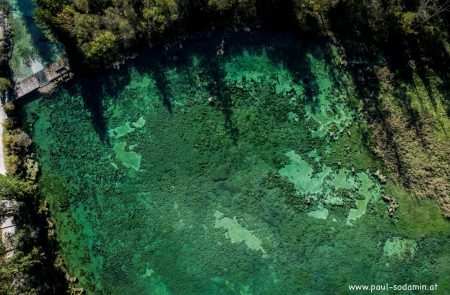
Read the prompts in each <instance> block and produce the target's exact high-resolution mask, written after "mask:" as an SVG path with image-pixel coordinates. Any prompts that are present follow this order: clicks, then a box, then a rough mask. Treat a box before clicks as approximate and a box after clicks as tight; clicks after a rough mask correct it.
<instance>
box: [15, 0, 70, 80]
mask: <svg viewBox="0 0 450 295" xmlns="http://www.w3.org/2000/svg"><path fill="white" fill-rule="evenodd" d="M6 2H7V3H8V4H9V6H10V7H11V14H10V16H11V17H10V20H9V22H10V24H11V28H12V31H13V32H14V35H13V42H14V46H13V52H12V57H11V60H10V67H11V70H12V76H13V77H12V78H13V79H14V80H15V81H20V80H23V79H25V78H27V77H28V76H30V75H32V74H33V73H36V72H38V71H39V70H41V69H43V67H44V66H46V65H48V64H50V63H51V62H53V61H55V60H57V59H59V58H60V57H61V56H62V55H63V53H64V49H63V46H62V45H61V44H59V43H57V42H54V41H51V40H49V39H48V38H47V37H46V36H45V34H44V32H43V30H42V29H41V28H40V27H39V26H38V25H37V24H36V21H35V19H34V18H33V13H34V9H35V4H34V3H33V0H7V1H6Z"/></svg>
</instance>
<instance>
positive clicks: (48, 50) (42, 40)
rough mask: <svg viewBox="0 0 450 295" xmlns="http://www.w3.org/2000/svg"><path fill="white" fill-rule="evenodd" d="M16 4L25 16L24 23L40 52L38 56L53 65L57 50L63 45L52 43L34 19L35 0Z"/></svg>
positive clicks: (34, 45)
mask: <svg viewBox="0 0 450 295" xmlns="http://www.w3.org/2000/svg"><path fill="white" fill-rule="evenodd" d="M16 3H17V9H18V10H19V11H20V13H21V14H22V15H23V22H24V24H25V26H26V30H27V31H28V33H29V34H30V36H31V39H32V42H33V47H34V48H35V49H36V50H37V51H38V55H39V56H40V57H41V58H42V61H43V62H44V63H51V62H52V61H53V60H54V58H55V57H54V54H55V48H57V47H58V46H61V45H58V44H56V43H53V42H52V41H50V40H49V39H48V38H47V37H46V36H45V34H44V32H43V30H42V29H41V28H40V27H39V26H38V25H37V23H36V21H35V19H34V17H33V13H34V8H35V4H34V3H33V0H16Z"/></svg>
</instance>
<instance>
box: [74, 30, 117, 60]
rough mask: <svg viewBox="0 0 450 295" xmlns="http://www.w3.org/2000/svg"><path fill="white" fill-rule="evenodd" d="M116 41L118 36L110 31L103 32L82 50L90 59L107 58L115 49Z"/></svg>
mask: <svg viewBox="0 0 450 295" xmlns="http://www.w3.org/2000/svg"><path fill="white" fill-rule="evenodd" d="M116 41H117V38H116V36H115V35H114V34H113V33H111V32H110V31H105V32H101V33H100V34H99V35H98V36H97V37H95V38H94V40H93V41H91V42H89V43H86V44H84V45H83V46H82V47H81V50H83V52H84V54H85V55H86V57H87V58H90V59H99V58H106V57H107V54H108V53H112V51H113V50H114V47H115V44H116Z"/></svg>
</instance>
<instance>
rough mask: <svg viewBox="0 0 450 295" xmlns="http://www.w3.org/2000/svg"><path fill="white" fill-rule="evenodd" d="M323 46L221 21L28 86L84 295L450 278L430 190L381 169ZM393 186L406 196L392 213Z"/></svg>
mask: <svg viewBox="0 0 450 295" xmlns="http://www.w3.org/2000/svg"><path fill="white" fill-rule="evenodd" d="M222 40H224V42H225V53H224V55H220V54H219V55H218V52H217V47H218V46H219V44H221V43H222ZM330 46H331V45H329V44H327V43H324V42H319V41H318V42H315V43H310V42H306V41H304V42H299V41H297V40H296V39H295V38H294V37H293V36H291V35H289V34H281V33H267V32H266V33H264V32H260V33H251V34H238V33H237V34H221V33H217V34H215V35H213V36H211V37H208V38H205V39H202V40H192V41H189V42H185V44H183V48H179V47H178V46H177V48H176V49H175V48H172V49H168V50H153V51H151V52H148V53H145V54H142V55H141V56H139V57H138V58H137V59H136V60H134V61H132V62H130V64H129V65H127V66H125V67H124V68H122V69H121V70H119V71H109V72H107V73H104V74H102V75H98V76H96V77H79V78H77V79H75V80H73V81H72V82H71V83H70V84H67V85H65V86H64V87H62V88H60V89H59V90H57V91H56V92H54V93H53V94H51V95H47V96H40V97H34V98H33V99H30V100H29V102H28V103H27V104H25V105H24V106H23V111H24V113H25V116H26V120H25V123H24V124H25V127H27V128H29V130H30V131H31V133H32V137H33V140H34V142H35V144H36V146H37V148H38V154H39V159H40V163H41V165H42V177H41V183H40V185H41V188H42V191H43V193H44V194H45V196H46V198H47V200H48V202H49V204H50V210H51V213H52V215H53V217H54V219H55V222H56V228H57V234H58V240H59V243H60V247H61V251H62V254H63V256H64V259H65V261H66V263H67V266H68V269H69V271H70V272H71V273H72V274H73V275H76V276H77V277H78V278H79V285H80V286H81V287H83V288H85V289H86V290H87V291H88V293H90V294H94V293H107V294H331V293H334V294H347V293H350V292H349V291H348V285H349V284H385V283H386V282H389V283H391V284H405V283H422V284H434V283H437V284H439V285H440V286H443V287H442V288H445V286H448V285H449V273H450V269H449V265H450V264H449V263H448V261H449V259H450V253H449V250H448V249H449V248H450V243H449V237H450V224H449V222H447V221H445V220H443V218H442V216H441V215H440V214H437V213H436V212H438V211H436V210H439V209H438V207H437V205H436V204H435V203H433V202H424V203H422V204H419V203H417V201H414V200H412V199H411V197H410V196H409V195H408V194H407V193H406V192H405V190H404V189H403V188H402V187H399V186H396V185H394V184H392V183H391V182H389V183H388V185H382V184H380V183H379V181H378V179H377V177H376V176H375V171H376V170H378V169H382V168H383V167H382V166H381V164H380V163H378V161H377V160H376V159H373V158H372V157H371V156H370V155H371V153H370V152H368V150H367V142H365V141H364V140H365V139H364V136H362V134H363V133H362V131H363V130H364V128H365V127H364V126H365V122H364V121H363V119H362V118H361V116H360V115H359V104H358V99H357V97H356V96H355V94H354V93H353V91H352V88H351V81H350V79H349V78H348V76H347V74H346V72H345V71H344V70H343V69H341V68H339V67H338V66H337V65H336V64H337V63H336V61H335V57H334V56H333V55H332V52H333V50H331V49H330ZM349 131H351V132H349ZM349 155H351V156H350V161H349V160H348V159H349ZM384 193H389V194H391V193H395V196H397V195H398V196H399V197H398V199H399V203H400V209H399V212H398V213H397V215H396V217H395V218H390V217H389V216H388V212H387V210H386V205H387V204H386V203H385V202H384V201H383V200H382V198H381V196H382V194H384ZM418 204H419V205H421V207H420V209H417V208H418ZM410 212H411V213H414V214H415V216H418V218H416V219H415V220H414V219H411V218H409V217H408V216H409V215H408V214H409V213H410ZM424 212H425V213H424ZM429 216H432V218H429ZM330 290H333V291H332V292H331V293H330ZM438 294H439V293H438ZM441 294H445V293H441Z"/></svg>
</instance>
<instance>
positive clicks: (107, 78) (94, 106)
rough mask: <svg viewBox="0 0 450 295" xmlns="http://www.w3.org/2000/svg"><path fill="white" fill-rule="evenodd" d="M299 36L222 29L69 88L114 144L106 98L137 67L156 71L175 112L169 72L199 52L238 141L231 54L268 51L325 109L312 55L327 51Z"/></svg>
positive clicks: (102, 134)
mask: <svg viewBox="0 0 450 295" xmlns="http://www.w3.org/2000/svg"><path fill="white" fill-rule="evenodd" d="M205 39H206V40H205ZM298 39H299V38H293V35H292V33H281V32H268V31H267V32H265V31H260V32H256V33H219V32H217V33H215V34H213V35H212V36H210V37H208V38H193V39H192V40H189V41H186V42H185V44H183V45H184V47H183V49H180V48H176V49H174V48H172V49H170V50H166V51H164V49H162V48H155V49H151V50H145V51H144V52H142V53H141V54H140V56H139V57H138V58H137V59H136V60H134V61H131V62H129V63H128V64H127V65H126V66H124V67H123V68H122V69H121V70H119V71H116V70H108V71H106V72H105V73H102V74H97V75H94V74H87V73H84V74H83V75H81V77H79V78H77V79H76V80H74V81H73V82H72V86H70V87H68V91H69V92H70V94H71V95H73V96H75V95H77V94H78V95H81V96H82V98H83V100H84V104H85V106H86V108H87V109H88V110H89V111H90V113H91V117H92V123H93V125H94V128H95V130H96V132H97V134H98V136H99V138H100V139H101V140H102V141H104V142H106V143H107V144H108V143H109V141H108V136H107V131H108V122H107V119H106V118H105V114H104V111H105V110H104V98H105V97H115V96H116V95H117V93H118V91H119V90H120V89H123V88H124V87H125V86H126V85H127V84H129V83H130V80H131V76H130V69H131V68H133V69H134V70H136V71H138V72H141V73H143V74H149V73H150V74H151V76H152V77H153V78H154V79H155V84H156V87H157V89H158V91H159V93H160V97H161V103H162V105H163V106H164V107H165V108H166V110H167V111H168V112H169V113H172V112H173V110H174V108H175V105H174V102H173V101H172V99H173V97H172V96H173V94H172V93H171V85H170V83H171V82H170V81H169V80H168V77H167V76H166V72H165V69H166V68H167V67H169V66H174V67H176V68H178V69H180V70H183V68H187V67H188V66H189V62H190V57H191V56H192V55H199V56H200V57H201V58H200V67H202V68H203V70H204V74H205V75H206V76H207V77H205V78H206V79H205V80H208V81H210V82H209V83H207V85H206V90H207V91H208V92H209V95H211V96H212V97H213V98H214V99H215V105H216V107H218V108H220V110H221V111H222V113H223V116H224V125H225V127H226V129H227V130H228V131H229V134H230V136H231V138H232V140H233V141H234V142H235V143H236V142H237V141H238V138H239V130H238V128H237V127H236V124H235V123H234V122H233V96H232V95H231V89H230V87H229V85H227V83H226V79H225V74H226V73H225V68H224V64H225V62H226V60H227V59H228V58H230V57H233V56H237V55H242V54H244V53H245V52H247V53H249V54H250V55H256V56H257V55H262V54H266V56H267V57H268V58H269V60H270V61H271V62H272V63H273V64H282V65H283V66H284V67H285V68H286V69H287V70H288V71H289V72H290V74H291V75H292V77H293V82H294V83H297V84H301V85H303V86H304V89H305V90H304V97H305V103H308V104H310V105H311V106H312V111H313V112H314V111H315V110H319V109H320V105H319V104H320V100H319V98H318V94H319V86H318V84H317V77H315V76H314V74H313V71H312V69H311V61H310V57H309V56H308V54H311V55H312V57H315V58H322V55H323V53H321V52H320V49H319V48H316V47H317V46H315V45H314V44H316V45H317V42H309V41H308V40H306V41H303V42H299V41H298ZM222 40H224V41H225V48H224V51H225V54H224V55H217V46H219V45H220V44H221V42H222ZM302 40H305V39H304V38H303V39H302ZM188 76H189V75H188ZM192 85H194V83H192Z"/></svg>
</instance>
